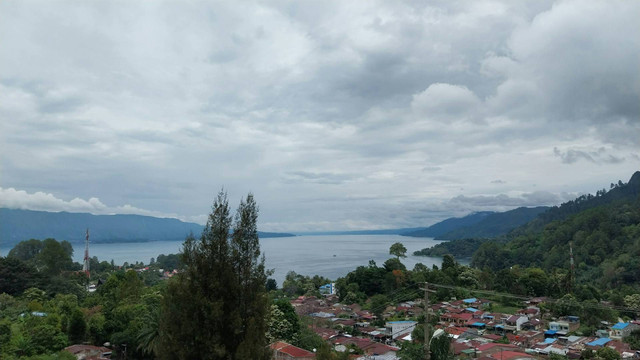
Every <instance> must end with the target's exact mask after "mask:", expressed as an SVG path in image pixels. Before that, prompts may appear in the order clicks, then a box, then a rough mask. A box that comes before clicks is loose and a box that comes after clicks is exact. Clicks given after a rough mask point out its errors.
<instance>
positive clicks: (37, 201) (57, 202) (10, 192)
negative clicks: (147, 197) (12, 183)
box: [0, 187, 206, 224]
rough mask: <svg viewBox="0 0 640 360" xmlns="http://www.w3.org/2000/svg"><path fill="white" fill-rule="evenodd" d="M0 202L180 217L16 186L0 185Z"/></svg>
mask: <svg viewBox="0 0 640 360" xmlns="http://www.w3.org/2000/svg"><path fill="white" fill-rule="evenodd" d="M0 204H2V207H5V208H8V209H22V210H39V211H51V212H59V211H67V212H74V213H90V214H94V215H113V214H135V215H145V216H154V217H165V218H180V217H178V216H177V215H176V214H165V213H161V212H158V211H151V210H145V209H140V208H137V207H135V206H132V205H129V204H125V205H121V206H115V207H110V206H107V205H105V204H104V203H102V202H101V201H100V199H98V198H95V197H92V198H89V199H88V200H85V199H80V198H74V199H71V200H69V201H65V200H63V199H59V198H57V197H55V196H54V195H53V194H50V193H44V192H41V191H37V192H35V193H28V192H26V191H24V190H16V189H14V188H7V189H5V188H1V187H0ZM180 219H181V220H183V221H195V220H198V221H196V222H198V223H201V224H202V223H204V222H205V221H206V217H205V218H203V217H202V216H196V217H190V218H188V219H185V218H180ZM203 220H204V221H203Z"/></svg>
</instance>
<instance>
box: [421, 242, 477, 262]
mask: <svg viewBox="0 0 640 360" xmlns="http://www.w3.org/2000/svg"><path fill="white" fill-rule="evenodd" d="M486 241H487V239H478V238H465V239H458V240H451V241H446V242H441V243H440V244H437V245H434V246H432V247H430V248H425V249H422V250H418V251H414V252H413V255H418V256H444V255H446V254H455V256H456V257H458V258H461V259H464V258H471V256H472V255H473V253H474V252H475V251H476V250H478V248H479V247H480V245H481V244H482V243H484V242H486Z"/></svg>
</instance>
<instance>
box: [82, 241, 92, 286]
mask: <svg viewBox="0 0 640 360" xmlns="http://www.w3.org/2000/svg"><path fill="white" fill-rule="evenodd" d="M82 271H84V273H85V274H87V277H91V275H90V274H89V229H87V237H86V238H85V242H84V264H83V265H82Z"/></svg>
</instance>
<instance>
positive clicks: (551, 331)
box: [544, 330, 557, 335]
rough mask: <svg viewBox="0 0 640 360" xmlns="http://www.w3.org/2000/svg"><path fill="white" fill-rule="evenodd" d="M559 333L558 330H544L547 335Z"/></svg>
mask: <svg viewBox="0 0 640 360" xmlns="http://www.w3.org/2000/svg"><path fill="white" fill-rule="evenodd" d="M556 333H557V331H556V330H547V331H545V332H544V334H545V335H555V334H556Z"/></svg>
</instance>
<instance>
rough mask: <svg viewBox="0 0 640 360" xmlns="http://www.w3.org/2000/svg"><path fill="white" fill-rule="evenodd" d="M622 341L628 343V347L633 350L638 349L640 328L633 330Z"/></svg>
mask: <svg viewBox="0 0 640 360" xmlns="http://www.w3.org/2000/svg"><path fill="white" fill-rule="evenodd" d="M623 340H624V342H626V343H627V344H629V347H631V349H633V350H639V349H640V330H634V331H632V332H631V334H629V336H627V337H625V338H624V339H623Z"/></svg>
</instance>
